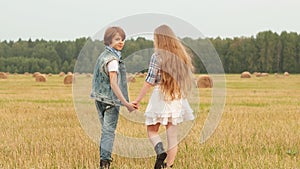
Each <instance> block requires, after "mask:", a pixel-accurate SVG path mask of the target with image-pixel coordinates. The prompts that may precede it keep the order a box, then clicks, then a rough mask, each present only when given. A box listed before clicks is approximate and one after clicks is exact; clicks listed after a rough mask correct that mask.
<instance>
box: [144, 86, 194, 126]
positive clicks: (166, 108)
mask: <svg viewBox="0 0 300 169" xmlns="http://www.w3.org/2000/svg"><path fill="white" fill-rule="evenodd" d="M145 116H146V122H145V124H146V125H154V124H156V123H160V124H162V125H167V124H168V122H171V123H172V124H173V125H177V124H178V123H181V122H183V121H188V120H194V118H195V117H194V115H193V110H192V109H191V107H190V105H189V103H188V101H187V99H176V100H173V101H165V100H164V96H163V94H162V93H161V91H160V89H159V87H158V86H155V87H154V89H153V93H152V95H151V97H150V100H149V104H148V106H147V108H146V112H145Z"/></svg>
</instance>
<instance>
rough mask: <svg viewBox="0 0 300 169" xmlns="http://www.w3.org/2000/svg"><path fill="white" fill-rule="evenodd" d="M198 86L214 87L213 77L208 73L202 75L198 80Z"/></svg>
mask: <svg viewBox="0 0 300 169" xmlns="http://www.w3.org/2000/svg"><path fill="white" fill-rule="evenodd" d="M197 87H198V88H212V87H213V81H212V78H211V77H210V76H208V75H202V76H200V77H199V78H198V80H197Z"/></svg>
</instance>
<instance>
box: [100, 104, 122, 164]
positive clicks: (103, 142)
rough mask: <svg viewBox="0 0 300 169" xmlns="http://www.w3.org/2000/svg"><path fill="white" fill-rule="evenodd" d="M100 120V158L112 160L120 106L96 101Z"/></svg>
mask: <svg viewBox="0 0 300 169" xmlns="http://www.w3.org/2000/svg"><path fill="white" fill-rule="evenodd" d="M95 104H96V107H97V111H98V114H99V120H100V123H101V139H100V159H101V160H110V161H111V160H112V159H111V153H112V148H113V143H114V139H115V130H116V127H117V123H118V118H119V110H120V107H119V106H113V107H111V106H109V105H108V104H105V103H102V102H99V101H97V100H96V101H95Z"/></svg>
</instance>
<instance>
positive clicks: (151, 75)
mask: <svg viewBox="0 0 300 169" xmlns="http://www.w3.org/2000/svg"><path fill="white" fill-rule="evenodd" d="M160 78H161V74H160V65H159V59H158V57H157V55H156V54H155V53H154V54H153V55H152V56H151V59H150V64H149V69H148V74H147V76H146V80H145V81H146V82H148V83H151V84H153V85H157V84H159V82H160Z"/></svg>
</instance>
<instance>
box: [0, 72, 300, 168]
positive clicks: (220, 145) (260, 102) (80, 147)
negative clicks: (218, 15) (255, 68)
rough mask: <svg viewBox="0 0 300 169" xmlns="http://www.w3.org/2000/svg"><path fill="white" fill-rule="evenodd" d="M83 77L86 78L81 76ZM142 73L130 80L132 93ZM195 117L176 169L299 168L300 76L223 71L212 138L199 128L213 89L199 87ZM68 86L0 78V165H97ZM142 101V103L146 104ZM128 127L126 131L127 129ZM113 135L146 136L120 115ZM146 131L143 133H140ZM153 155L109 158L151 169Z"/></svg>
mask: <svg viewBox="0 0 300 169" xmlns="http://www.w3.org/2000/svg"><path fill="white" fill-rule="evenodd" d="M86 78H88V77H86ZM142 82H143V78H137V82H135V83H132V84H130V86H129V87H130V94H131V98H134V97H135V96H136V95H137V93H138V92H139V90H140V87H141V85H142ZM199 92H200V101H201V103H200V108H199V109H198V111H197V112H195V114H196V116H197V118H196V120H195V122H194V124H193V126H192V128H191V130H190V132H189V133H188V135H187V136H186V137H185V138H184V139H183V140H182V142H180V144H179V152H178V156H177V159H176V161H175V164H174V168H175V169H177V168H178V169H185V168H187V169H202V168H203V169H206V168H212V169H214V168H220V169H223V168H253V169H256V168H266V169H268V168H272V169H273V168H279V169H296V168H300V75H290V76H289V77H283V76H279V77H275V76H274V75H270V76H269V77H252V78H250V79H241V78H240V75H226V104H225V108H224V111H223V115H222V118H221V121H220V124H219V126H218V128H217V129H216V131H215V132H214V134H213V135H212V136H211V138H210V139H209V140H208V141H207V142H205V143H204V144H200V142H199V140H200V132H201V129H202V126H203V124H204V121H205V119H206V117H207V114H208V111H209V108H210V105H211V100H212V98H211V93H212V91H211V89H199ZM72 96H73V95H72V86H71V85H64V84H63V77H59V76H58V75H53V76H51V77H47V82H44V83H43V82H35V80H34V78H33V77H32V76H25V75H9V76H8V79H0V168H1V169H2V168H3V169H10V168H20V169H24V168H50V169H56V168H62V169H70V168H74V169H82V168H88V169H94V168H99V148H98V145H97V144H96V143H95V142H94V141H93V140H92V139H90V137H89V136H88V135H87V134H86V133H85V131H84V130H83V128H82V127H81V124H80V121H79V119H78V117H77V113H76V112H75V108H74V104H73V97H72ZM146 104H147V99H144V100H143V102H142V107H141V109H143V108H144V107H145V105H146ZM128 128H130V130H128ZM118 132H120V133H124V134H128V135H130V134H132V133H145V132H146V130H145V127H144V126H143V125H137V126H132V124H129V123H127V120H126V119H125V118H122V117H121V118H120V123H119V125H118ZM145 135H146V133H145ZM154 161H155V157H149V158H128V157H121V156H119V155H116V154H114V155H113V163H112V166H111V167H112V168H114V169H119V168H120V169H132V168H134V169H150V168H153V163H154Z"/></svg>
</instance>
